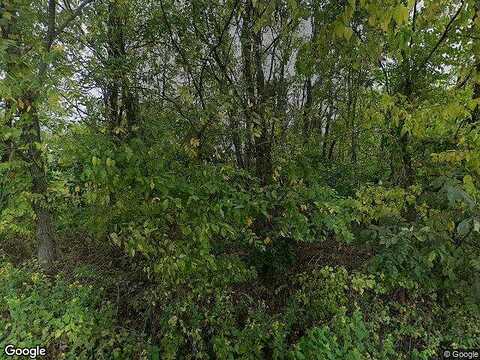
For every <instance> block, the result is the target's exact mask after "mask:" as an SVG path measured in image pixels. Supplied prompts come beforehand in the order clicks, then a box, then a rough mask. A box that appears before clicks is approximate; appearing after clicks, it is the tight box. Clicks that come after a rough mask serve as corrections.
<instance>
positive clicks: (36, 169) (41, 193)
mask: <svg viewBox="0 0 480 360" xmlns="http://www.w3.org/2000/svg"><path fill="white" fill-rule="evenodd" d="M24 103H25V104H26V105H27V108H26V109H25V114H26V115H27V116H26V120H27V124H26V125H25V127H24V130H23V134H24V138H25V140H26V143H27V144H28V152H27V160H28V167H29V171H30V176H31V178H32V196H33V202H32V208H33V211H34V212H35V222H36V236H37V243H38V244H37V256H38V260H39V262H40V264H41V265H42V266H43V267H44V268H45V269H48V268H50V266H51V265H52V263H53V262H54V261H55V260H56V258H57V246H56V239H55V229H54V226H53V222H52V217H51V213H50V210H49V207H48V180H47V174H46V171H45V163H44V160H43V158H42V153H41V151H40V150H39V149H38V144H40V143H41V136H40V122H39V119H38V114H37V110H36V108H35V106H34V104H33V101H32V98H29V99H25V101H24Z"/></svg>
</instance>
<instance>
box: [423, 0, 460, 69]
mask: <svg viewBox="0 0 480 360" xmlns="http://www.w3.org/2000/svg"><path fill="white" fill-rule="evenodd" d="M464 5H465V0H462V3H461V4H460V7H459V8H458V10H457V11H456V12H455V14H454V15H453V16H452V18H451V19H450V21H449V22H448V24H447V27H446V28H445V31H444V32H443V34H442V36H440V38H439V39H438V41H437V43H436V44H435V46H434V47H433V49H432V50H431V51H430V53H429V54H428V55H427V57H426V58H425V59H424V60H423V61H422V63H421V65H420V66H419V67H418V70H421V69H422V68H423V67H424V66H425V65H427V63H428V62H429V61H430V59H431V58H432V56H433V54H434V53H435V51H437V49H438V48H439V47H440V45H441V44H442V42H443V41H444V40H445V39H446V37H447V35H448V32H449V31H450V28H451V26H452V24H453V22H454V21H455V20H456V19H457V17H458V15H460V11H462V9H463V6H464Z"/></svg>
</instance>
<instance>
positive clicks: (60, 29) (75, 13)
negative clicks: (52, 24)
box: [54, 0, 95, 38]
mask: <svg viewBox="0 0 480 360" xmlns="http://www.w3.org/2000/svg"><path fill="white" fill-rule="evenodd" d="M94 1H95V0H84V1H83V2H82V3H81V4H80V5H78V7H77V8H76V9H75V10H74V11H73V12H72V13H71V14H70V16H69V17H68V18H66V19H65V21H64V22H63V23H62V24H61V25H59V26H58V28H57V30H56V31H55V34H54V38H56V37H57V36H59V35H60V34H61V33H62V32H63V31H64V30H65V28H66V27H67V26H68V24H70V23H71V22H72V21H73V20H75V19H76V18H77V17H78V16H79V15H80V14H81V13H82V11H83V9H84V8H85V7H86V6H87V5H88V4H90V3H92V2H94Z"/></svg>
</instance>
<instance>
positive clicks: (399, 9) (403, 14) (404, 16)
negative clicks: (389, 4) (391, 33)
mask: <svg viewBox="0 0 480 360" xmlns="http://www.w3.org/2000/svg"><path fill="white" fill-rule="evenodd" d="M393 19H394V20H395V22H396V23H397V24H399V25H403V24H405V23H406V22H407V21H408V9H407V8H406V7H405V6H404V5H402V4H399V5H397V6H396V7H395V9H394V10H393Z"/></svg>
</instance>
